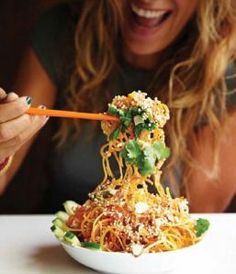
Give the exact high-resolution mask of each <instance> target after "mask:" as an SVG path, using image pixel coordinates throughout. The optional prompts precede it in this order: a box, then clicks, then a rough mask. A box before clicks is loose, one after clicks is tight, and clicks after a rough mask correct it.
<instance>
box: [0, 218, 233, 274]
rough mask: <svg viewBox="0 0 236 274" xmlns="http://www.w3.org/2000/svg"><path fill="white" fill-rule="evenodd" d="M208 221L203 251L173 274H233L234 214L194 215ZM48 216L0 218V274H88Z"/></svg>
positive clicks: (88, 270)
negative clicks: (64, 245)
mask: <svg viewBox="0 0 236 274" xmlns="http://www.w3.org/2000/svg"><path fill="white" fill-rule="evenodd" d="M199 216H201V217H203V218H208V219H209V221H210V222H211V226H210V230H209V232H208V234H207V235H206V237H205V238H204V241H205V249H204V252H201V253H199V254H198V256H197V257H193V258H191V260H189V261H186V264H185V265H183V266H181V267H180V268H179V269H176V270H175V271H174V272H172V273H173V274H180V273H181V274H187V273H188V274H195V273H196V274H200V273H201V274H208V273H209V274H213V273H214V274H236V214H200V215H199V214H198V215H197V216H194V217H199ZM52 219H53V216H49V215H34V216H32V215H19V216H6V215H2V216H0V273H1V274H23V273H24V274H41V273H44V274H75V273H76V274H92V273H96V272H95V271H93V270H90V269H88V268H86V267H83V266H82V265H80V264H79V263H77V262H76V261H74V260H73V259H72V258H70V257H69V255H67V254H66V253H65V251H64V250H63V248H62V247H61V246H60V244H59V243H58V242H57V240H56V239H55V238H54V236H53V234H52V233H51V231H50V229H49V228H50V226H51V220H52Z"/></svg>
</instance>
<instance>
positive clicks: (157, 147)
mask: <svg viewBox="0 0 236 274" xmlns="http://www.w3.org/2000/svg"><path fill="white" fill-rule="evenodd" d="M120 155H121V157H122V158H123V159H124V160H125V161H126V163H128V164H133V165H136V166H137V167H138V169H139V171H140V173H141V175H143V176H149V175H151V174H153V173H154V172H155V164H156V161H157V160H162V159H166V158H167V157H169V155H170V150H169V148H167V147H166V146H165V145H164V144H163V143H161V142H155V143H154V144H151V145H147V146H145V148H144V149H142V147H141V145H140V143H139V142H138V141H136V140H130V141H129V142H128V143H127V144H126V145H125V147H124V149H123V150H122V151H121V154H120Z"/></svg>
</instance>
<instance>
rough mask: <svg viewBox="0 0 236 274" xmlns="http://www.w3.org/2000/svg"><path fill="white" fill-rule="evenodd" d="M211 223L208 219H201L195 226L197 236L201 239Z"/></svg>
mask: <svg viewBox="0 0 236 274" xmlns="http://www.w3.org/2000/svg"><path fill="white" fill-rule="evenodd" d="M209 226H210V223H209V221H208V220H207V219H202V218H199V219H197V223H196V225H195V230H196V236H197V237H200V236H201V235H202V234H203V233H204V232H206V231H207V230H208V228H209Z"/></svg>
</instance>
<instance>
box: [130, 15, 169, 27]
mask: <svg viewBox="0 0 236 274" xmlns="http://www.w3.org/2000/svg"><path fill="white" fill-rule="evenodd" d="M166 17H167V14H163V15H162V16H160V17H158V18H145V17H141V16H137V15H136V14H133V19H134V21H135V23H136V24H138V25H140V26H142V27H145V28H155V27H158V26H159V25H160V24H161V23H162V22H163V21H164V19H165V18H166Z"/></svg>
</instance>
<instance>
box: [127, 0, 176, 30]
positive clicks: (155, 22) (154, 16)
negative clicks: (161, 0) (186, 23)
mask: <svg viewBox="0 0 236 274" xmlns="http://www.w3.org/2000/svg"><path fill="white" fill-rule="evenodd" d="M130 12H131V19H132V21H133V23H135V24H136V25H137V26H140V27H144V28H155V27H158V26H159V25H160V24H161V23H162V22H163V21H165V20H166V19H167V17H168V16H169V15H170V13H171V11H170V10H167V9H166V10H164V9H147V8H145V9H144V8H142V7H140V6H138V5H136V4H134V3H132V4H131V5H130Z"/></svg>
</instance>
